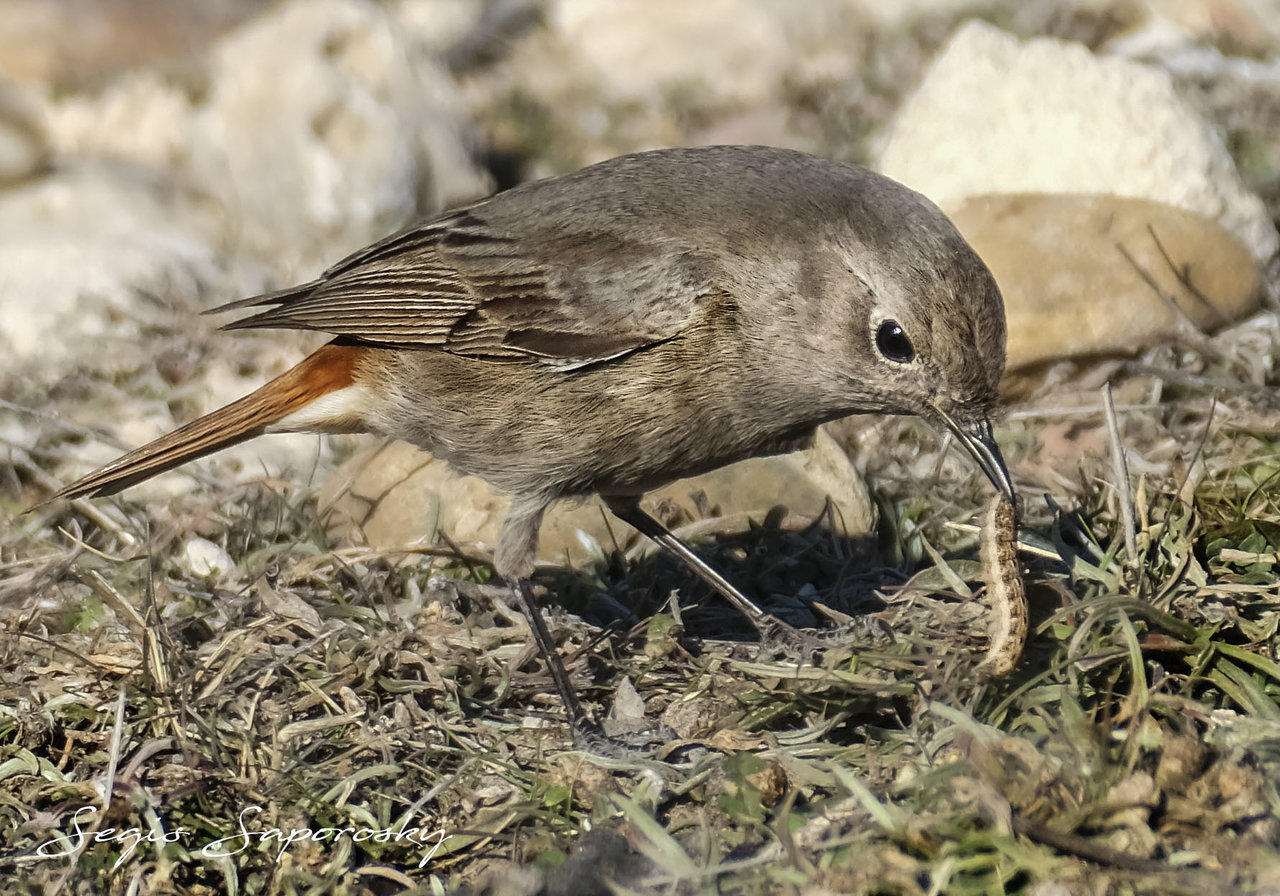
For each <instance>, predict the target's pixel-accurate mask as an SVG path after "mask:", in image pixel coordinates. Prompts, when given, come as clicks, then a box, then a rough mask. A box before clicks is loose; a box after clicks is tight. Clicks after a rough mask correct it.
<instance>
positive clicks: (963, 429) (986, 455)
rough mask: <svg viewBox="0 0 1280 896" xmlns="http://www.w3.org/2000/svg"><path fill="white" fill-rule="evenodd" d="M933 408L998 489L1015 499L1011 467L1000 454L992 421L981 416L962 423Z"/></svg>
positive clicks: (1010, 498) (1009, 497)
mask: <svg viewBox="0 0 1280 896" xmlns="http://www.w3.org/2000/svg"><path fill="white" fill-rule="evenodd" d="M933 410H934V411H935V412H936V413H937V414H938V416H939V417H941V418H942V422H943V423H945V424H946V426H947V429H949V430H951V433H952V435H954V436H955V437H956V441H958V442H959V443H960V444H961V445H963V446H964V447H965V448H966V449H967V450H968V451H969V453H970V454H971V455H973V459H974V460H976V461H977V462H978V466H979V467H981V468H982V472H984V473H986V474H987V478H988V479H990V480H991V484H992V485H994V486H995V487H996V491H998V492H1000V494H1002V495H1004V496H1005V497H1006V498H1008V499H1009V500H1010V501H1013V500H1015V494H1014V491H1013V478H1012V477H1010V476H1009V468H1008V467H1006V466H1005V464H1004V457H1003V455H1001V454H1000V447H999V446H998V445H996V439H995V436H994V435H992V433H991V421H990V420H988V419H987V418H986V417H979V418H977V419H975V420H969V421H966V422H964V423H960V422H958V421H957V420H956V419H955V418H954V417H952V416H950V415H949V414H947V413H944V412H943V411H940V410H938V409H937V408H934V409H933Z"/></svg>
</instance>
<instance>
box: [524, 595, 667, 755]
mask: <svg viewBox="0 0 1280 896" xmlns="http://www.w3.org/2000/svg"><path fill="white" fill-rule="evenodd" d="M515 583H516V584H515V585H514V586H513V590H514V591H515V592H516V593H517V594H518V595H519V596H520V602H521V604H523V606H524V612H525V615H526V616H527V617H529V627H530V628H531V629H532V630H533V640H534V642H535V643H536V644H537V645H538V653H540V654H541V655H542V660H543V662H545V663H546V664H547V671H549V672H550V673H551V680H552V682H554V683H555V687H556V692H557V693H558V694H559V695H560V699H561V701H563V702H564V711H565V715H567V716H568V717H569V729H570V731H572V733H573V744H574V746H575V747H577V748H578V749H579V750H583V751H585V752H588V753H593V754H595V755H596V756H602V757H605V758H608V759H618V760H624V761H634V760H636V759H639V758H643V757H644V756H647V755H648V750H647V749H646V748H645V744H648V743H651V742H652V738H650V739H649V740H647V741H645V740H642V739H641V740H637V741H636V742H635V743H630V742H627V741H625V740H622V739H619V738H616V737H610V736H609V735H607V734H605V733H604V732H603V731H601V730H600V729H599V728H598V727H597V726H596V725H595V724H593V723H592V722H591V720H590V719H588V718H587V714H586V712H584V711H583V709H582V704H581V703H580V702H579V701H578V695H577V693H576V692H575V691H574V690H573V684H572V683H571V682H570V681H569V671H568V670H567V669H565V667H564V663H563V662H562V661H561V659H560V654H559V653H558V652H557V651H556V645H555V642H554V641H552V640H551V632H550V631H548V630H547V623H546V622H545V621H544V620H543V618H542V608H541V607H539V606H538V601H537V599H536V598H535V597H534V596H533V589H532V588H531V587H529V581H528V580H527V579H519V578H518V579H516V580H515ZM674 736H675V735H674V734H672V733H671V732H670V731H669V730H667V729H666V728H665V726H663V727H662V730H661V731H660V732H659V740H660V741H665V740H670V739H672V738H673V737H674Z"/></svg>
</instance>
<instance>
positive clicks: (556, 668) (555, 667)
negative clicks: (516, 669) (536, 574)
mask: <svg viewBox="0 0 1280 896" xmlns="http://www.w3.org/2000/svg"><path fill="white" fill-rule="evenodd" d="M514 590H515V592H516V594H517V595H518V596H519V597H520V602H521V603H522V604H523V605H524V614H525V616H527V617H528V618H529V627H530V628H531V629H532V630H533V640H534V643H535V644H537V645H538V653H540V654H542V661H543V662H545V663H546V664H547V671H549V672H550V673H551V680H552V681H553V682H554V683H555V686H556V691H557V693H559V694H560V699H561V700H562V701H563V702H564V709H565V713H566V714H567V715H568V716H569V727H570V728H572V729H573V736H574V740H578V739H579V738H580V737H581V736H582V735H584V734H590V733H591V732H592V727H591V724H590V722H588V721H587V715H586V713H584V712H583V711H582V704H581V703H579V702H578V695H577V694H576V693H575V692H574V690H573V685H572V684H571V683H570V681H569V671H568V670H567V669H565V667H564V663H563V662H562V661H561V660H560V654H559V653H557V652H556V644H555V642H554V641H552V640H551V632H549V631H548V630H547V623H546V622H545V621H544V620H543V618H542V608H541V607H539V606H538V601H537V600H536V599H535V598H534V596H533V589H531V588H530V587H529V583H528V582H527V581H526V580H524V579H517V580H516V584H515V588H514Z"/></svg>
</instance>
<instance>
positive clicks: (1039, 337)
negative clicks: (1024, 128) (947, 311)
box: [951, 193, 1261, 370]
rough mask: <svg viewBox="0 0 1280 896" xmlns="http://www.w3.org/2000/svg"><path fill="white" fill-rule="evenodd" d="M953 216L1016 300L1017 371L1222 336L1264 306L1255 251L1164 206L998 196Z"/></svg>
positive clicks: (1008, 309)
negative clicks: (1207, 334) (1179, 339)
mask: <svg viewBox="0 0 1280 896" xmlns="http://www.w3.org/2000/svg"><path fill="white" fill-rule="evenodd" d="M951 218H952V220H953V221H954V222H955V224H956V227H958V228H959V230H960V232H961V233H963V234H964V236H965V238H966V239H967V240H968V241H969V242H970V243H971V244H972V245H973V247H974V249H975V250H977V252H978V254H979V255H981V256H982V258H983V260H984V261H986V263H987V265H988V267H990V268H991V272H992V273H993V274H994V275H995V278H996V281H997V282H998V283H999V284H1000V291H1001V292H1002V293H1003V294H1004V299H1005V313H1006V317H1007V318H1008V323H1009V354H1008V367H1009V369H1010V370H1016V369H1017V368H1020V367H1027V366H1030V365H1035V364H1041V363H1045V362H1050V361H1055V360H1058V359H1061V358H1067V357H1079V356H1083V355H1111V354H1129V353H1132V352H1134V351H1138V350H1140V349H1141V348H1143V347H1144V346H1148V345H1151V344H1152V343H1154V342H1158V341H1162V340H1167V339H1169V338H1170V337H1172V336H1173V335H1175V334H1176V333H1178V332H1180V331H1183V330H1185V329H1186V328H1187V327H1191V328H1199V329H1201V330H1212V329H1216V328H1218V327H1221V326H1222V325H1223V324H1225V323H1229V322H1231V321H1234V320H1237V319H1239V318H1241V317H1243V316H1244V315H1246V314H1248V313H1249V312H1251V311H1253V310H1254V309H1255V308H1256V307H1257V305H1258V301H1259V298H1260V294H1261V277H1260V273H1259V270H1258V265H1257V263H1256V262H1255V261H1254V258H1253V255H1252V253H1251V252H1250V250H1249V247H1248V246H1246V245H1245V244H1244V243H1242V242H1241V241H1240V240H1239V239H1238V238H1236V237H1235V236H1234V235H1233V234H1231V233H1229V232H1228V231H1226V230H1224V229H1223V228H1222V227H1220V226H1218V225H1217V224H1215V223H1214V222H1213V221H1211V220H1209V219H1208V218H1205V217H1203V216H1201V215H1197V214H1195V213H1194V212H1188V211H1185V210H1183V209H1179V208H1174V207H1173V206H1170V205H1165V204H1163V203H1160V202H1152V201H1150V200H1146V199H1129V198H1125V197H1122V196H1098V195H1075V194H1060V195H1054V194H1043V193H1041V194H996V195H990V196H978V197H973V198H971V199H969V200H967V201H965V202H964V203H963V204H961V205H960V206H959V207H958V208H956V209H954V210H953V211H952V212H951Z"/></svg>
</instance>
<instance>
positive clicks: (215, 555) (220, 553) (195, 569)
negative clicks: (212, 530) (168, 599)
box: [182, 538, 236, 579]
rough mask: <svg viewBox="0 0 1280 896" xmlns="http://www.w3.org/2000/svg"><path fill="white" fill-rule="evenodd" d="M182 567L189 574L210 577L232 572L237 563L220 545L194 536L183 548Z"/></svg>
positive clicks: (204, 577)
mask: <svg viewBox="0 0 1280 896" xmlns="http://www.w3.org/2000/svg"><path fill="white" fill-rule="evenodd" d="M182 567H183V569H185V570H186V572H187V574H188V575H193V576H195V577H197V578H201V579H209V578H214V577H216V576H222V575H225V574H227V573H229V572H231V571H232V570H234V569H235V568H236V564H235V561H234V560H232V559H231V555H230V554H228V553H227V552H226V551H225V550H224V549H223V548H222V547H221V546H220V545H216V544H214V543H213V542H212V541H209V540H208V539H207V538H193V539H191V540H190V541H188V542H187V544H186V546H185V547H184V548H183V551H182Z"/></svg>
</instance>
